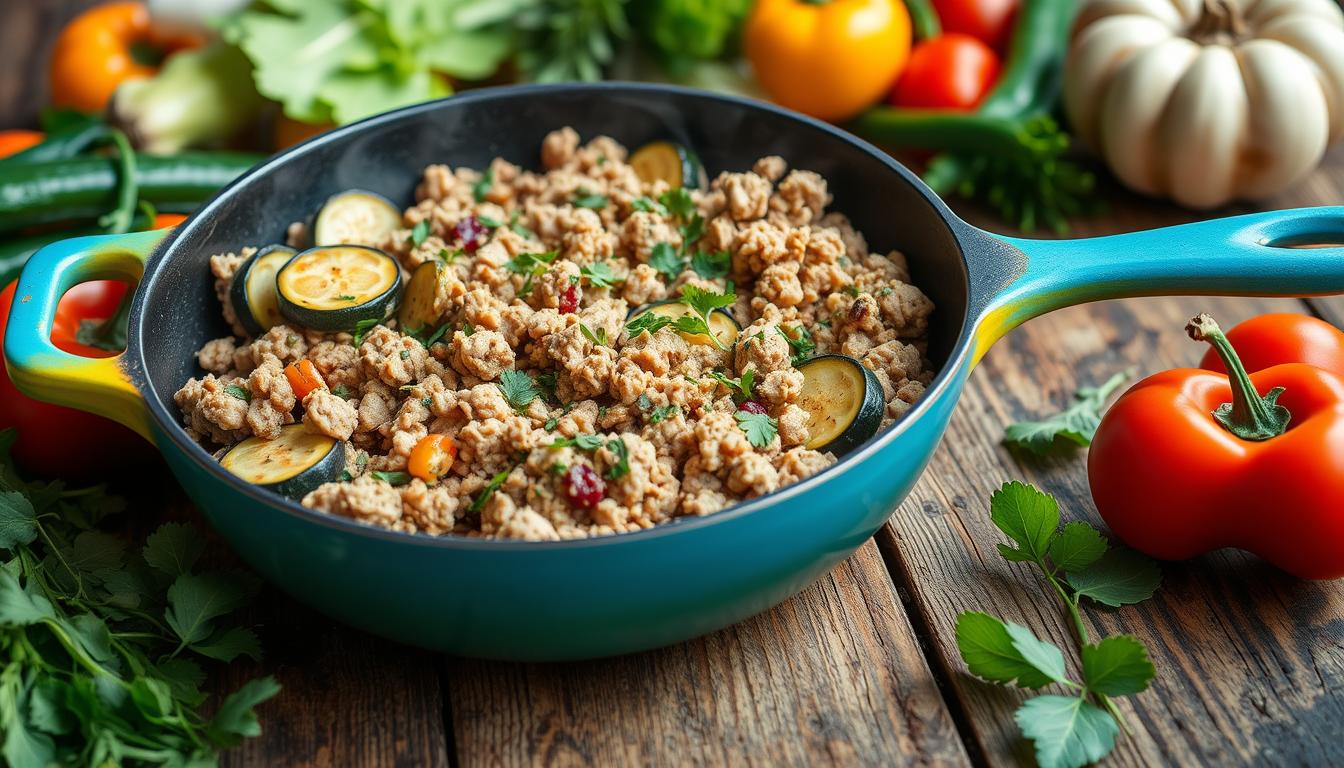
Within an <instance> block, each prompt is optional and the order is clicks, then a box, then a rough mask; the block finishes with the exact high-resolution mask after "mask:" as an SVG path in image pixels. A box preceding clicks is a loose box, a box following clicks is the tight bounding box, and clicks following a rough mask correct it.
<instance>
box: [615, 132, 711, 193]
mask: <svg viewBox="0 0 1344 768" xmlns="http://www.w3.org/2000/svg"><path fill="white" fill-rule="evenodd" d="M630 167H631V168H634V169H635V175H636V176H638V177H639V180H640V181H642V182H644V183H645V184H652V183H653V182H655V181H657V180H659V179H662V180H663V181H666V182H667V183H668V184H671V185H672V186H673V187H685V188H686V189H698V190H700V191H702V192H703V191H704V190H706V189H709V180H708V178H706V176H705V167H704V166H703V165H701V164H700V158H698V157H696V156H695V153H694V152H692V151H691V150H689V149H687V148H686V147H684V146H682V145H680V144H674V143H673V142H670V141H655V142H653V143H651V144H645V145H644V146H642V147H640V148H639V149H638V150H636V151H635V154H633V155H631V156H630Z"/></svg>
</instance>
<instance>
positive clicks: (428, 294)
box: [397, 259, 448, 333]
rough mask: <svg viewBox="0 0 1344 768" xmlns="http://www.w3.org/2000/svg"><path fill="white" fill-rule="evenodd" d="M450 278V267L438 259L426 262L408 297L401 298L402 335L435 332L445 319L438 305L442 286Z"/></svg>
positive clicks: (413, 279)
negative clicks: (416, 332) (440, 286)
mask: <svg viewBox="0 0 1344 768" xmlns="http://www.w3.org/2000/svg"><path fill="white" fill-rule="evenodd" d="M447 277H448V265H447V264H444V263H443V262H441V261H439V260H437V259H431V260H429V261H426V262H423V263H422V264H420V266H418V267H416V268H415V271H414V272H412V273H411V281H410V282H409V283H407V284H406V293H405V294H404V295H403V296H402V297H401V309H400V310H398V311H397V323H398V324H399V325H400V326H401V331H402V333H412V332H415V331H417V330H418V331H421V332H426V331H428V332H432V331H433V330H434V328H435V326H437V325H438V323H439V321H440V319H441V318H442V317H443V311H442V308H441V307H440V306H439V304H438V297H439V285H441V284H442V283H443V281H444V280H445V279H447Z"/></svg>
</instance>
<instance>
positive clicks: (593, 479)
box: [565, 464, 607, 509]
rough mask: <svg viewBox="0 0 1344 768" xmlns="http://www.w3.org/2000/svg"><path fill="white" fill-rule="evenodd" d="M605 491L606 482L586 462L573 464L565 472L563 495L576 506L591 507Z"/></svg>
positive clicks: (600, 498) (599, 499)
mask: <svg viewBox="0 0 1344 768" xmlns="http://www.w3.org/2000/svg"><path fill="white" fill-rule="evenodd" d="M606 493H607V485H606V483H604V482H602V478H600V477H598V475H597V472H596V471H594V470H593V468H592V467H590V466H588V465H587V464H575V465H574V466H572V467H570V468H569V471H568V472H566V473H565V496H566V497H568V498H569V503H571V504H573V505H574V506H576V507H583V508H584V509H592V508H593V507H595V506H597V503H598V502H599V501H601V500H602V497H603V496H605V495H606Z"/></svg>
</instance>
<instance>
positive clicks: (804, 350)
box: [775, 323, 817, 368]
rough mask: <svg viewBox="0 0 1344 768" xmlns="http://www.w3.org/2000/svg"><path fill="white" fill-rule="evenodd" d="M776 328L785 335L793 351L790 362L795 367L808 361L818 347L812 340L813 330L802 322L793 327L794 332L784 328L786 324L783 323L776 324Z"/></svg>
mask: <svg viewBox="0 0 1344 768" xmlns="http://www.w3.org/2000/svg"><path fill="white" fill-rule="evenodd" d="M775 330H777V331H779V335H780V336H783V337H784V340H785V341H787V342H788V343H789V350H790V351H791V353H792V354H791V355H790V357H789V362H790V363H791V364H792V365H793V366H794V367H795V368H796V367H798V366H800V365H802V364H803V363H805V362H807V360H808V359H809V358H811V357H812V353H813V352H814V351H816V349H817V343H816V342H815V341H813V340H812V332H811V331H809V330H808V329H807V326H805V325H803V324H802V323H798V324H797V325H795V326H794V327H793V334H790V333H789V332H788V331H786V330H784V326H782V325H777V326H775ZM795 334H796V335H795Z"/></svg>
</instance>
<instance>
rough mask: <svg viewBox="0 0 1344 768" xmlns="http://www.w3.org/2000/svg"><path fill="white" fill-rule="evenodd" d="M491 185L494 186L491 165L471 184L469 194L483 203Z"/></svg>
mask: <svg viewBox="0 0 1344 768" xmlns="http://www.w3.org/2000/svg"><path fill="white" fill-rule="evenodd" d="M493 186H495V169H494V167H493V166H487V167H486V169H485V172H484V173H482V174H481V178H480V179H479V180H478V181H477V182H476V183H475V184H472V185H471V196H472V197H474V198H476V202H478V203H483V202H485V196H486V195H488V194H490V188H491V187H493ZM478 218H479V217H478ZM495 226H496V227H498V226H499V225H498V224H496V225H495ZM492 228H493V227H492Z"/></svg>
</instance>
